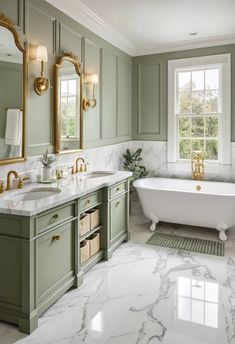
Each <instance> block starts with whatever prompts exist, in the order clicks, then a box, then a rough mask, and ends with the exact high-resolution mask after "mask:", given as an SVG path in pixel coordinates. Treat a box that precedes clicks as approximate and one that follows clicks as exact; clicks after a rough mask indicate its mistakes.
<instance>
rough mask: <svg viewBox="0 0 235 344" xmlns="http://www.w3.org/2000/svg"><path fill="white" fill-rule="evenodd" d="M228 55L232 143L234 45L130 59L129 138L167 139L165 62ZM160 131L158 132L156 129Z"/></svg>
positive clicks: (234, 120) (234, 123) (234, 134)
mask: <svg viewBox="0 0 235 344" xmlns="http://www.w3.org/2000/svg"><path fill="white" fill-rule="evenodd" d="M225 53H230V54H231V63H232V68H231V70H232V75H231V80H232V96H231V99H232V111H231V117H232V127H231V132H232V141H235V44H231V45H222V46H214V47H209V48H199V49H190V50H182V51H175V52H168V53H161V54H153V55H146V56H137V57H134V58H133V79H132V80H133V83H132V87H133V132H132V134H133V139H134V140H157V141H166V140H167V103H168V97H167V77H168V61H169V60H175V59H181V58H190V57H200V56H209V55H216V54H225ZM159 129H160V130H159Z"/></svg>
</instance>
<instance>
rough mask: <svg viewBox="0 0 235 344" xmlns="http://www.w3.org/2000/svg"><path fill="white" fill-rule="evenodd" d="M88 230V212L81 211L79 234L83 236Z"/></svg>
mask: <svg viewBox="0 0 235 344" xmlns="http://www.w3.org/2000/svg"><path fill="white" fill-rule="evenodd" d="M89 230H90V214H88V213H83V214H81V217H80V236H83V235H84V234H86V233H87V232H89Z"/></svg>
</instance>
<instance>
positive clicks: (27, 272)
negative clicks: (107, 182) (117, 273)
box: [0, 179, 129, 333]
mask: <svg viewBox="0 0 235 344" xmlns="http://www.w3.org/2000/svg"><path fill="white" fill-rule="evenodd" d="M97 209H99V220H100V222H99V224H97V226H96V227H95V228H93V229H91V230H90V231H89V232H87V234H85V235H84V234H83V235H81V236H80V221H79V219H80V215H81V214H83V213H84V212H89V211H90V212H91V213H92V212H94V211H95V212H96V211H97ZM128 217H129V182H128V179H126V180H124V181H121V182H118V183H116V184H114V185H112V186H110V187H103V188H100V189H98V190H96V191H93V192H90V193H87V194H85V195H84V196H82V197H80V198H78V199H75V200H73V201H70V202H66V203H64V204H62V205H60V206H57V207H54V208H51V209H49V210H47V211H43V212H41V213H39V214H37V215H33V216H20V215H10V214H9V215H8V214H0V276H1V278H0V320H4V321H7V322H10V323H13V324H16V325H18V326H19V329H20V330H21V331H22V332H25V333H31V332H32V331H33V330H34V329H35V328H37V326H38V317H39V316H40V315H41V314H42V313H43V312H44V311H45V310H47V309H48V308H49V307H50V306H51V305H52V304H53V303H54V302H55V301H56V300H58V298H59V297H60V296H61V295H63V294H64V293H65V292H66V291H67V290H69V289H70V288H72V287H74V288H77V287H79V286H80V285H81V284H82V282H83V275H84V273H85V272H86V271H88V270H89V269H90V268H91V267H92V266H94V265H95V264H96V263H97V262H98V261H100V260H101V259H109V258H110V257H111V256H112V252H113V251H114V249H115V248H117V247H118V245H120V244H121V243H122V242H123V241H125V240H128V237H129V235H128ZM95 233H96V234H95ZM97 233H98V234H97ZM94 235H96V237H99V238H100V244H99V246H97V247H98V248H97V252H96V251H94V253H93V254H92V255H91V257H90V258H89V260H87V261H86V262H85V263H83V264H81V263H80V244H81V243H82V241H83V240H86V239H88V240H89V238H90V240H92V239H91V238H93V237H94Z"/></svg>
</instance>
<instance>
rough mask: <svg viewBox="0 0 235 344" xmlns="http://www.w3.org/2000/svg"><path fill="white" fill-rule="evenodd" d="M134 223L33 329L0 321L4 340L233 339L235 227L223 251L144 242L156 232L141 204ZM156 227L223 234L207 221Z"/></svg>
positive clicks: (149, 343) (222, 342)
mask: <svg viewBox="0 0 235 344" xmlns="http://www.w3.org/2000/svg"><path fill="white" fill-rule="evenodd" d="M130 227H131V241H130V242H128V243H124V244H122V245H121V246H120V247H119V248H118V249H117V250H116V251H115V252H114V254H113V257H112V259H111V260H110V261H108V262H100V263H99V264H97V265H96V266H95V267H94V268H93V269H92V270H90V271H89V272H88V273H87V274H86V275H85V279H84V283H83V285H82V286H81V287H80V288H78V289H72V290H70V291H69V292H67V293H66V294H65V295H64V296H63V297H61V298H60V300H58V302H56V303H55V304H54V305H53V306H52V307H51V308H50V309H49V310H48V311H47V312H45V313H44V314H43V315H42V316H41V317H40V319H39V327H38V329H36V330H35V331H34V332H33V333H32V334H31V335H30V336H26V335H24V334H21V333H20V332H19V331H18V329H17V327H15V326H12V325H8V324H5V323H3V322H1V323H0V344H13V343H17V344H80V343H84V344H93V343H94V344H235V321H234V319H235V250H234V247H235V246H234V245H235V235H234V233H235V232H231V233H230V236H229V240H228V242H227V243H226V246H225V251H226V254H225V257H217V256H210V255H206V254H199V253H191V252H186V251H179V250H175V249H169V248H160V247H155V246H149V245H145V244H144V243H145V241H146V240H145V239H146V237H148V236H150V235H152V233H150V232H149V229H148V221H146V219H145V218H144V217H143V216H141V213H140V212H138V211H136V213H135V211H134V210H133V213H132V215H131V225H130ZM158 230H161V231H166V232H167V231H168V232H178V233H179V234H183V235H198V236H201V237H206V238H212V237H214V239H215V240H217V236H216V234H217V233H216V231H215V233H214V231H210V230H208V229H198V228H196V227H195V228H194V227H187V226H181V225H172V224H166V223H164V224H160V225H159V227H158ZM141 240H142V241H141Z"/></svg>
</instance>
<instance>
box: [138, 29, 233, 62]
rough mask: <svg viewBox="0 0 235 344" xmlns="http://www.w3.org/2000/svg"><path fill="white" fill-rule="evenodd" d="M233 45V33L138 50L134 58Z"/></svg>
mask: <svg viewBox="0 0 235 344" xmlns="http://www.w3.org/2000/svg"><path fill="white" fill-rule="evenodd" d="M229 44H235V33H234V34H230V35H224V36H214V37H208V38H204V39H193V41H192V40H190V41H189V40H187V41H181V42H176V43H174V44H169V45H167V44H166V45H164V46H156V47H152V48H146V49H138V51H136V55H135V56H144V55H153V54H161V53H170V52H174V51H182V50H190V49H200V48H209V47H215V46H219V45H229Z"/></svg>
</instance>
